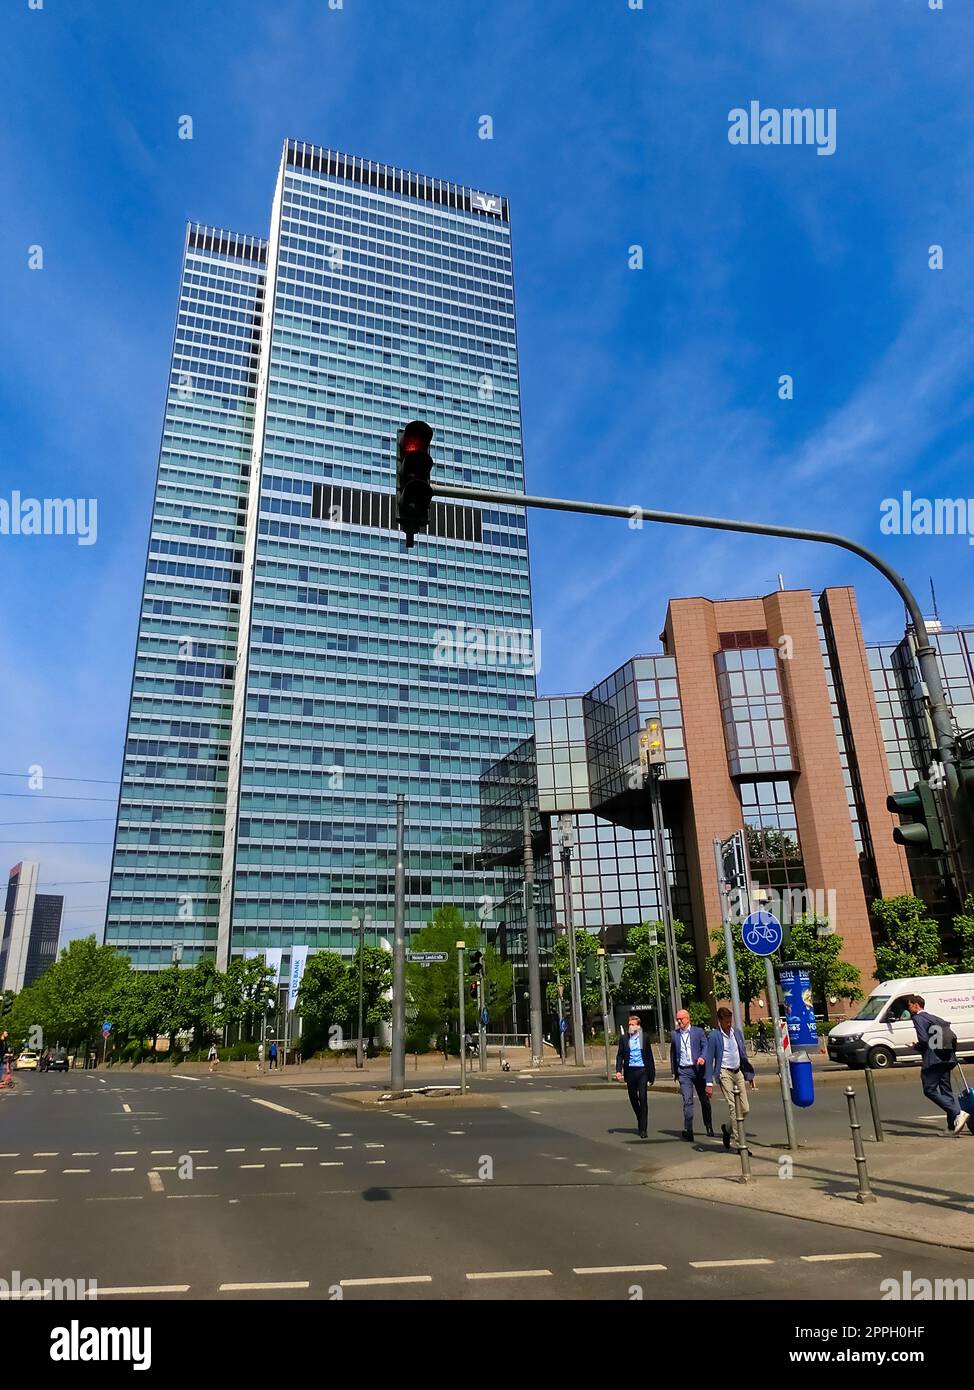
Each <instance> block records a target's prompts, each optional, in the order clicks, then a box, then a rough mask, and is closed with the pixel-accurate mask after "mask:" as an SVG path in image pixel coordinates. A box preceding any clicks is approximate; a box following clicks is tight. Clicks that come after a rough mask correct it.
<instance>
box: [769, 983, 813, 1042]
mask: <svg viewBox="0 0 974 1390" xmlns="http://www.w3.org/2000/svg"><path fill="white" fill-rule="evenodd" d="M778 978H779V980H780V981H781V995H782V998H783V999H784V1001H785V1014H786V1016H787V1019H788V1037H789V1038H790V1040H791V1045H792V1047H818V1029H817V1028H816V1026H815V1009H814V1006H813V1004H812V983H811V980H810V979H809V975H808V970H807V968H806V967H805V966H803V965H796V964H795V963H793V962H789V963H788V964H787V965H783V966H782V967H781V969H780V971H779V972H778Z"/></svg>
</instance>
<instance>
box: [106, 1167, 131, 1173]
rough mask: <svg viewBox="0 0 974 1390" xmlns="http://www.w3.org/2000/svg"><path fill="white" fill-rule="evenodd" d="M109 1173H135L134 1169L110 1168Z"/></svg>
mask: <svg viewBox="0 0 974 1390" xmlns="http://www.w3.org/2000/svg"><path fill="white" fill-rule="evenodd" d="M111 1171H112V1172H113V1173H134V1172H135V1169H134V1168H112V1169H111Z"/></svg>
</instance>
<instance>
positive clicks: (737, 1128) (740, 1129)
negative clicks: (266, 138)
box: [734, 1073, 751, 1183]
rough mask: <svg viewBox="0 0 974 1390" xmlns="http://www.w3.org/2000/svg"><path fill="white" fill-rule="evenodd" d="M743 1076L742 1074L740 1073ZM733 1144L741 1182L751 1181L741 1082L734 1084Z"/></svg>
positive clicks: (749, 1153)
mask: <svg viewBox="0 0 974 1390" xmlns="http://www.w3.org/2000/svg"><path fill="white" fill-rule="evenodd" d="M741 1075H743V1073H741ZM734 1142H735V1143H736V1145H737V1156H738V1158H739V1159H740V1160H741V1182H743V1183H749V1182H750V1181H751V1152H750V1150H749V1149H748V1147H747V1138H746V1136H745V1134H744V1113H743V1111H742V1109H741V1082H740V1081H739V1080H738V1081H735V1082H734Z"/></svg>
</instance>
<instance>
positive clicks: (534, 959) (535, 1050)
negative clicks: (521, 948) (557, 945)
mask: <svg viewBox="0 0 974 1390" xmlns="http://www.w3.org/2000/svg"><path fill="white" fill-rule="evenodd" d="M521 826H522V833H523V842H524V897H525V902H524V918H525V924H526V926H525V930H526V935H527V950H528V1011H529V1014H530V1020H531V1065H532V1066H534V1067H536V1066H539V1065H540V1063H541V1062H542V1061H543V1059H544V1036H543V1032H542V1017H541V959H540V955H539V950H538V917H537V913H536V911H535V904H534V846H533V844H532V842H531V807H530V806H529V804H528V802H527V801H525V802H524V803H523V805H522V807H521Z"/></svg>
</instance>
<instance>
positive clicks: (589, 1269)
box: [572, 1265, 666, 1274]
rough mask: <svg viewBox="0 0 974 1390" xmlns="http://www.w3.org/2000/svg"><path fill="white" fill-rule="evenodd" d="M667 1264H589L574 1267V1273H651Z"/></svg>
mask: <svg viewBox="0 0 974 1390" xmlns="http://www.w3.org/2000/svg"><path fill="white" fill-rule="evenodd" d="M665 1268H666V1265H589V1266H582V1267H580V1268H578V1269H573V1270H572V1273H573V1274H649V1273H650V1271H652V1270H657V1269H665Z"/></svg>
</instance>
